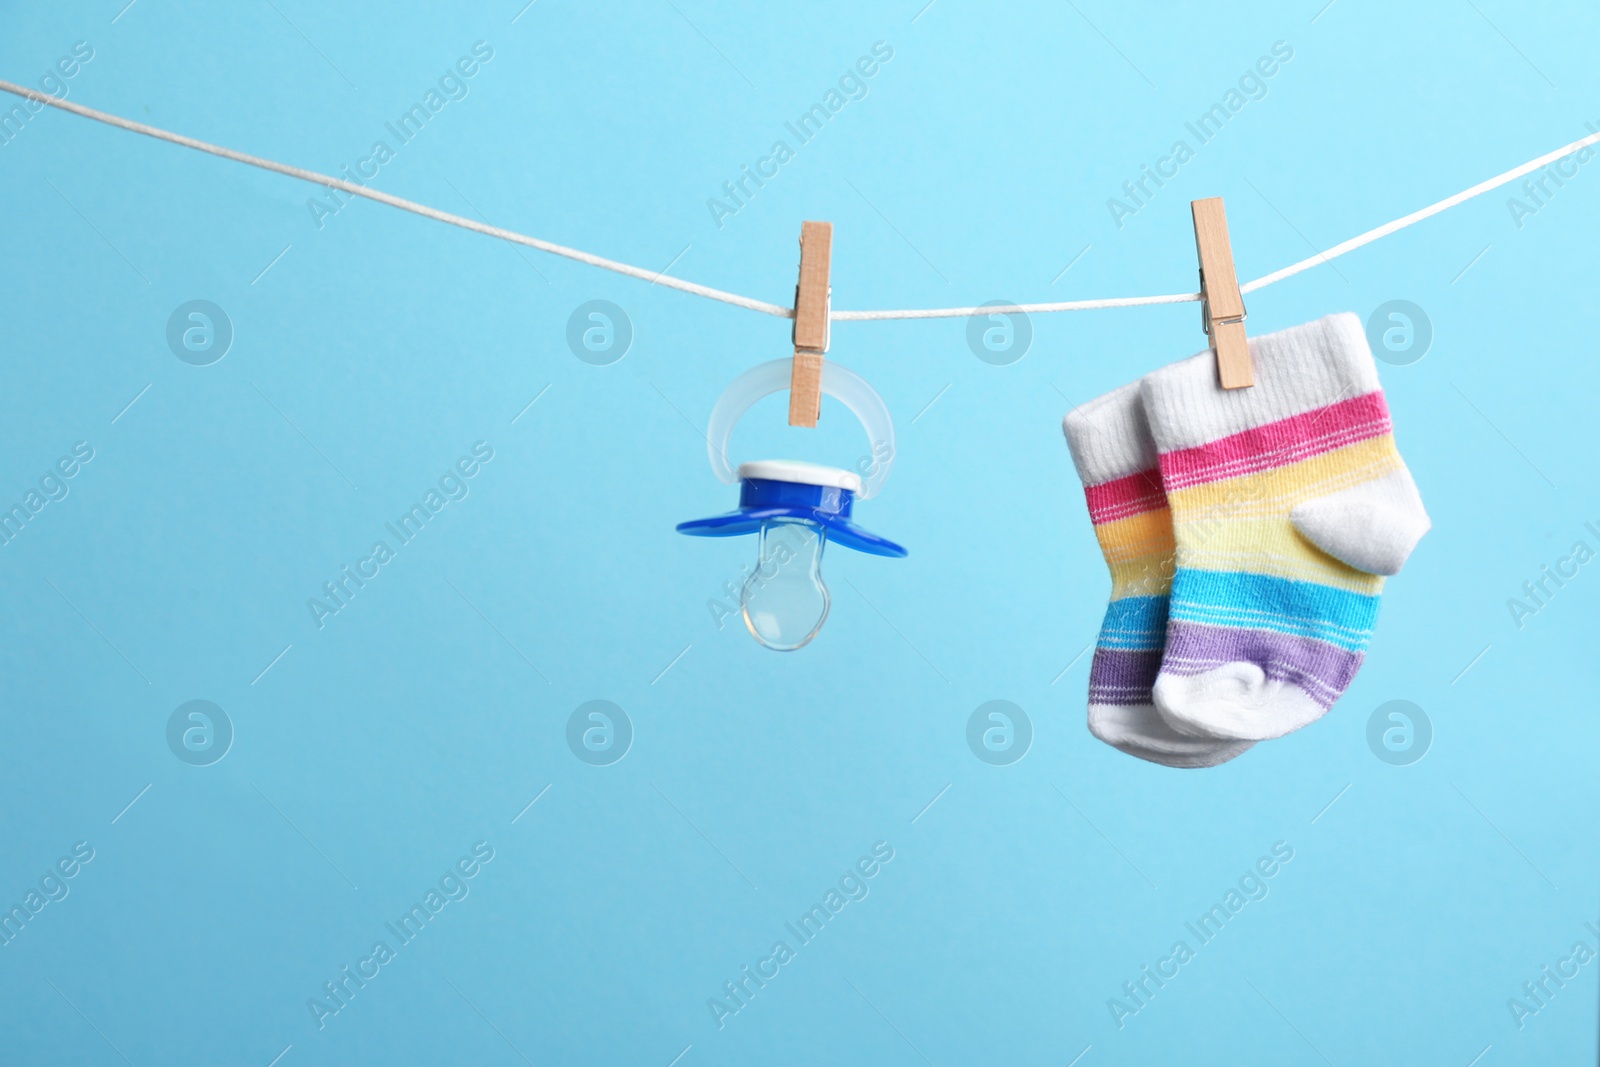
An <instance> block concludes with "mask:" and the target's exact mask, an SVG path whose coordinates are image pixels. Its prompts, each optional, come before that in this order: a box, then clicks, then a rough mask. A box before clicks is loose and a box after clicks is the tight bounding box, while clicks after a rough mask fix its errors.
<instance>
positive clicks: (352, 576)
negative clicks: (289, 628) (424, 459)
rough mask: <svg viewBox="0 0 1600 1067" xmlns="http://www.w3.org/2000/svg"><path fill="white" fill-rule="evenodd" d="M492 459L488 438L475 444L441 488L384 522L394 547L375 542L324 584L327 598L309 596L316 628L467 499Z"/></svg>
mask: <svg viewBox="0 0 1600 1067" xmlns="http://www.w3.org/2000/svg"><path fill="white" fill-rule="evenodd" d="M492 459H494V446H493V445H491V444H489V442H487V441H479V442H477V443H476V444H474V445H473V446H472V455H470V456H462V457H461V458H460V459H457V460H456V461H455V464H454V465H453V466H452V467H450V468H449V469H447V470H446V471H445V472H444V473H443V474H442V475H440V476H439V482H438V488H434V487H433V486H429V487H428V491H427V492H426V493H424V494H422V501H421V502H420V503H417V504H412V505H411V508H410V510H408V511H404V512H402V513H401V514H400V517H399V518H397V519H395V520H394V521H393V522H386V523H384V524H383V528H384V529H385V530H387V531H389V534H390V535H391V536H392V537H393V538H394V541H395V543H394V546H393V547H390V545H389V542H388V541H387V540H383V539H381V538H380V539H379V540H377V541H374V542H373V543H372V548H371V549H369V550H368V552H367V554H366V555H365V556H362V557H361V558H360V559H358V560H356V564H355V567H354V568H353V569H352V568H351V566H350V564H348V563H346V564H344V565H343V566H341V567H340V568H339V573H338V575H337V576H335V577H334V578H332V579H331V580H329V581H326V582H323V583H322V592H323V596H324V597H325V598H326V599H323V598H319V597H314V596H311V597H306V610H307V611H309V612H310V613H311V621H312V622H314V623H316V625H317V629H319V630H320V629H322V628H323V627H324V626H326V625H327V619H328V616H330V615H337V614H339V612H341V611H343V610H344V609H345V608H347V607H349V606H350V602H351V601H353V600H354V599H355V597H356V594H357V593H359V592H361V590H362V589H364V588H366V585H367V583H368V582H370V581H372V580H373V579H374V578H376V577H377V576H378V575H379V574H382V573H383V568H384V567H385V566H386V565H388V564H389V563H390V562H391V561H393V560H394V558H395V556H396V555H397V554H398V553H399V550H400V549H401V548H403V547H405V546H406V545H409V544H410V543H411V542H412V541H414V540H415V539H416V538H417V535H418V534H420V533H422V530H423V527H425V526H427V525H428V523H429V522H430V521H432V519H433V517H434V516H435V515H437V514H439V512H441V511H443V510H444V509H445V505H446V504H448V503H450V502H451V501H452V500H465V499H467V494H468V493H470V492H471V491H472V487H471V485H470V484H469V483H470V482H471V480H472V479H473V478H475V477H477V476H478V473H479V472H480V471H482V470H483V468H484V467H485V466H487V465H488V464H489V461H490V460H492ZM368 568H371V569H370V570H369V569H368Z"/></svg>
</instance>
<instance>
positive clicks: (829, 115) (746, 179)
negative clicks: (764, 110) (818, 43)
mask: <svg viewBox="0 0 1600 1067" xmlns="http://www.w3.org/2000/svg"><path fill="white" fill-rule="evenodd" d="M893 58H894V48H893V47H891V46H890V45H889V43H888V42H886V41H874V42H873V43H872V53H871V55H864V56H862V57H861V58H859V59H857V60H856V61H855V65H854V66H852V67H847V68H846V69H845V72H844V73H843V74H841V75H839V80H838V82H837V86H838V87H837V88H832V87H830V88H829V89H828V91H827V92H825V93H823V94H822V99H821V100H820V101H818V102H817V103H815V104H812V105H811V106H810V107H809V108H807V109H806V110H805V111H802V112H801V113H800V117H799V118H797V119H795V120H794V121H793V122H785V123H784V124H783V128H784V129H785V130H786V131H788V133H789V135H790V136H791V137H793V138H794V142H795V143H794V145H790V144H789V142H788V141H787V140H785V139H783V138H779V139H777V140H775V141H773V142H772V147H771V148H769V149H767V154H766V155H764V156H762V157H761V158H760V159H757V160H756V162H755V167H754V169H753V170H752V168H751V166H750V164H748V163H741V164H740V165H739V175H738V177H736V178H731V179H729V180H728V181H725V182H723V183H722V196H723V197H725V198H726V199H721V198H718V197H715V196H713V197H710V198H709V199H707V200H706V210H707V211H709V212H711V221H712V222H714V223H716V226H717V229H719V230H720V229H722V227H723V220H724V219H728V218H731V217H733V216H734V215H737V214H738V213H739V212H740V211H741V210H742V209H743V208H744V207H745V206H746V205H748V204H749V203H750V201H752V200H754V199H755V196H756V193H757V192H759V191H760V190H762V189H764V188H766V185H767V182H769V181H771V180H772V179H774V178H776V177H777V176H778V175H779V173H781V169H782V167H783V165H784V164H785V163H788V162H790V161H791V160H793V159H794V158H795V155H796V152H795V148H796V147H804V146H805V145H808V144H810V143H811V140H812V138H814V137H816V136H817V134H819V133H821V132H822V128H823V127H824V126H826V125H827V124H828V123H829V122H831V121H833V116H835V115H837V114H838V113H839V112H841V111H843V110H844V107H845V105H846V104H848V103H850V102H851V101H852V100H865V99H866V98H867V92H868V86H867V82H868V81H869V80H871V79H872V78H873V77H875V76H876V75H877V73H878V71H880V70H881V69H883V68H882V64H885V63H888V62H889V60H891V59H893ZM769 167H770V168H771V169H770V170H769V169H768V168H769ZM752 186H753V188H752Z"/></svg>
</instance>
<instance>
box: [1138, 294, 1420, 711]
mask: <svg viewBox="0 0 1600 1067" xmlns="http://www.w3.org/2000/svg"><path fill="white" fill-rule="evenodd" d="M1250 354H1251V357H1252V359H1253V361H1254V364H1255V371H1256V384H1255V385H1254V386H1253V387H1251V388H1249V389H1237V390H1229V391H1224V390H1222V389H1220V388H1218V387H1217V384H1216V372H1215V361H1214V359H1213V357H1212V354H1211V353H1210V352H1209V351H1207V352H1203V353H1201V354H1200V355H1197V356H1194V357H1193V358H1191V359H1187V360H1184V361H1183V362H1181V363H1176V364H1174V365H1173V366H1171V367H1167V368H1166V369H1164V370H1160V371H1157V372H1156V373H1154V374H1152V375H1150V376H1148V377H1146V378H1145V379H1144V380H1143V382H1141V383H1140V387H1141V395H1142V397H1143V400H1144V407H1145V411H1146V413H1147V414H1148V416H1149V420H1150V427H1151V431H1152V433H1153V434H1154V435H1155V440H1156V445H1157V448H1158V449H1159V450H1160V453H1161V479H1162V483H1163V485H1164V486H1165V488H1166V494H1167V499H1168V501H1169V502H1170V505H1171V508H1172V518H1173V533H1174V540H1175V541H1176V543H1177V572H1176V574H1175V575H1174V577H1173V583H1172V599H1171V610H1170V621H1169V623H1168V626H1167V648H1166V655H1165V656H1164V657H1163V659H1162V663H1161V672H1160V674H1159V676H1158V677H1157V679H1156V682H1155V685H1154V687H1153V688H1154V698H1155V701H1156V704H1157V706H1158V707H1159V708H1160V710H1161V713H1162V715H1163V716H1164V717H1165V718H1166V720H1167V721H1168V722H1169V723H1170V724H1172V725H1173V726H1174V727H1176V728H1177V729H1179V730H1181V731H1184V732H1186V733H1191V734H1195V735H1199V736H1205V737H1221V738H1242V739H1250V740H1257V741H1259V740H1264V739H1266V738H1270V737H1281V736H1282V735H1284V734H1286V733H1289V732H1290V731H1292V730H1297V729H1299V728H1300V727H1302V726H1305V725H1306V724H1307V723H1310V722H1312V721H1314V720H1316V719H1318V718H1320V717H1321V716H1322V715H1323V714H1324V713H1326V712H1327V710H1328V709H1329V708H1330V707H1332V706H1333V702H1334V701H1335V700H1337V699H1338V698H1339V696H1340V695H1341V694H1343V692H1344V691H1345V689H1346V688H1347V687H1348V686H1349V685H1350V682H1351V680H1352V679H1353V678H1354V677H1355V674H1356V671H1357V670H1358V669H1360V667H1361V661H1362V657H1363V654H1364V653H1365V651H1366V647H1367V642H1368V640H1369V639H1370V638H1371V636H1372V627H1373V623H1374V622H1375V620H1376V619H1377V614H1378V594H1379V592H1380V591H1381V590H1382V588H1383V578H1382V577H1381V575H1388V574H1395V573H1397V572H1398V571H1399V570H1400V567H1401V565H1402V564H1403V563H1404V562H1405V560H1406V557H1407V556H1409V555H1410V553H1411V550H1412V549H1413V548H1414V547H1415V546H1416V544H1417V542H1418V540H1420V539H1421V537H1422V535H1423V534H1424V533H1426V532H1427V531H1428V528H1429V522H1428V516H1427V512H1425V511H1424V510H1423V507H1422V500H1421V498H1420V497H1419V496H1418V494H1417V488H1416V485H1415V483H1414V482H1413V481H1412V480H1411V475H1410V473H1409V472H1408V471H1407V470H1406V467H1405V463H1404V462H1403V461H1402V460H1401V458H1400V453H1399V452H1398V451H1397V450H1396V448H1395V443H1394V436H1393V427H1392V425H1391V423H1390V421H1389V410H1388V406H1387V405H1386V404H1385V403H1384V399H1383V391H1382V389H1381V388H1380V387H1379V384H1378V372H1377V368H1376V367H1375V366H1374V365H1373V362H1372V354H1371V352H1369V351H1368V349H1367V342H1366V337H1365V336H1364V334H1363V333H1362V329H1361V323H1360V320H1359V319H1357V318H1356V317H1355V316H1354V315H1350V314H1344V315H1332V316H1329V317H1328V318H1325V319H1321V320H1319V321H1317V322H1313V323H1308V324H1306V325H1304V326H1297V327H1295V328H1293V329H1289V330H1284V331H1281V332H1279V333H1275V334H1268V335H1266V336H1263V337H1258V338H1252V339H1251V341H1250Z"/></svg>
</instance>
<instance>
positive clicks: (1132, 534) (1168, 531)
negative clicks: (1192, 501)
mask: <svg viewBox="0 0 1600 1067" xmlns="http://www.w3.org/2000/svg"><path fill="white" fill-rule="evenodd" d="M1094 535H1095V537H1096V538H1098V539H1099V541H1100V550H1101V551H1102V552H1104V553H1105V556H1106V562H1107V563H1110V564H1112V565H1115V564H1117V563H1121V562H1123V561H1126V560H1131V559H1140V558H1142V557H1144V556H1150V555H1161V554H1163V553H1164V554H1167V555H1171V554H1172V548H1173V543H1172V513H1171V512H1169V511H1168V510H1167V509H1166V508H1157V509H1156V510H1154V511H1143V512H1140V513H1139V514H1137V515H1129V516H1128V517H1127V518H1125V519H1118V520H1116V521H1115V522H1108V523H1104V524H1102V525H1100V526H1096V527H1095V528H1094Z"/></svg>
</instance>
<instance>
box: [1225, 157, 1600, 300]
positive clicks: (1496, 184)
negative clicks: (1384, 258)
mask: <svg viewBox="0 0 1600 1067" xmlns="http://www.w3.org/2000/svg"><path fill="white" fill-rule="evenodd" d="M1590 128H1591V129H1593V127H1590ZM1593 144H1600V132H1596V133H1591V134H1590V135H1589V136H1587V137H1581V138H1579V139H1578V140H1576V141H1573V142H1572V143H1571V144H1569V145H1567V146H1566V147H1564V148H1558V149H1556V150H1555V151H1554V152H1546V153H1545V154H1544V155H1542V156H1540V157H1539V158H1538V159H1530V160H1528V162H1526V163H1524V164H1523V165H1522V166H1520V167H1513V168H1512V169H1510V170H1508V171H1506V172H1505V173H1504V174H1497V175H1495V176H1494V177H1493V178H1490V179H1489V180H1488V181H1482V182H1479V183H1478V184H1477V185H1474V186H1473V187H1472V188H1470V189H1463V190H1462V191H1461V192H1459V193H1457V194H1456V195H1455V196H1447V197H1445V198H1444V199H1443V200H1441V201H1439V202H1438V203H1437V204H1429V205H1428V206H1427V207H1425V208H1423V209H1422V210H1421V211H1413V212H1412V213H1411V214H1409V215H1407V216H1405V217H1404V218H1400V219H1395V220H1394V221H1393V222H1386V223H1384V224H1383V225H1382V226H1379V227H1378V228H1377V229H1374V230H1368V231H1367V232H1366V233H1364V234H1361V235H1360V236H1359V237H1352V238H1350V240H1348V241H1344V242H1341V243H1339V244H1336V245H1334V246H1333V247H1332V248H1330V249H1328V250H1327V251H1326V252H1318V253H1317V254H1316V255H1314V256H1310V257H1308V258H1306V259H1302V260H1301V261H1300V262H1298V263H1292V264H1290V265H1289V266H1287V267H1284V268H1283V269H1282V270H1276V271H1273V272H1272V273H1271V274H1268V275H1265V276H1263V277H1260V278H1257V279H1256V280H1255V281H1253V282H1250V283H1248V284H1246V285H1241V286H1240V287H1239V289H1240V291H1241V292H1246V293H1253V292H1255V291H1256V290H1257V289H1265V288H1266V287H1267V286H1269V285H1271V284H1273V283H1274V282H1281V281H1283V279H1285V278H1288V277H1290V276H1292V275H1295V274H1299V273H1300V272H1301V271H1303V270H1310V269H1311V268H1312V267H1315V266H1316V265H1317V264H1319V263H1326V262H1328V260H1330V259H1333V258H1335V257H1337V256H1342V255H1344V254H1345V253H1346V252H1354V251H1355V250H1356V249H1358V248H1360V247H1361V246H1362V245H1366V244H1371V243H1372V242H1373V241H1376V240H1377V239H1378V238H1380V237H1387V236H1389V235H1390V234H1391V233H1394V232H1396V231H1397V230H1403V229H1405V228H1406V227H1407V226H1411V225H1414V224H1415V223H1418V222H1421V221H1422V220H1423V219H1427V218H1432V217H1433V216H1435V215H1437V214H1439V212H1441V211H1448V210H1449V209H1450V208H1453V207H1455V206H1456V205H1457V204H1464V203H1466V202H1467V201H1468V200H1471V199H1472V198H1473V197H1475V196H1482V195H1483V194H1484V193H1487V192H1492V191H1493V190H1495V189H1498V188H1500V187H1501V186H1502V185H1507V184H1509V183H1511V182H1514V181H1516V180H1517V179H1518V178H1520V177H1522V176H1523V175H1525V174H1532V173H1533V172H1534V171H1536V170H1539V169H1540V168H1542V167H1548V166H1549V165H1550V164H1552V163H1554V162H1555V161H1556V160H1558V159H1565V158H1566V157H1567V156H1570V155H1572V153H1574V152H1579V151H1582V150H1583V149H1585V148H1588V147H1589V146H1590V145H1593Z"/></svg>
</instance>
